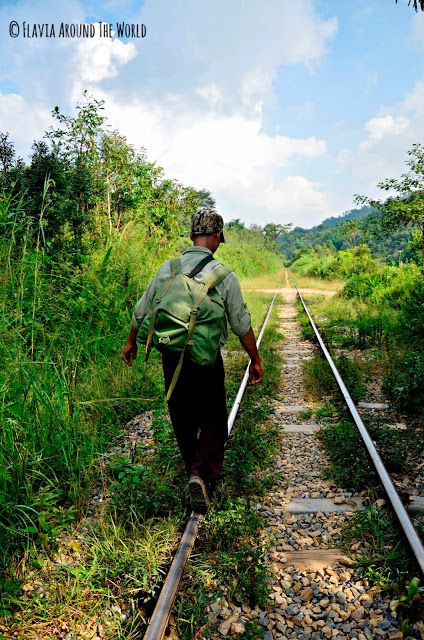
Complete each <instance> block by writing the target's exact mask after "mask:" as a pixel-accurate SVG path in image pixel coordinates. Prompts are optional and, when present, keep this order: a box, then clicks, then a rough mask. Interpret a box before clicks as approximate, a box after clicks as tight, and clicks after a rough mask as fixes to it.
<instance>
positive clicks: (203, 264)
mask: <svg viewBox="0 0 424 640" xmlns="http://www.w3.org/2000/svg"><path fill="white" fill-rule="evenodd" d="M213 259H214V257H213V255H212V254H210V253H209V254H208V255H207V256H206V258H202V260H201V261H200V262H199V263H198V264H197V265H196V266H195V267H194V269H192V270H191V271H190V273H188V274H187V276H188V277H189V278H194V276H197V274H198V273H200V272H201V270H202V269H203V267H206V265H207V264H209V262H212V260H213Z"/></svg>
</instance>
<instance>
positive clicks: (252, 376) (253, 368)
mask: <svg viewBox="0 0 424 640" xmlns="http://www.w3.org/2000/svg"><path fill="white" fill-rule="evenodd" d="M263 377H264V372H263V370H262V366H261V363H260V362H257V363H256V364H254V363H253V362H251V363H250V367H249V382H250V384H258V382H262V379H263Z"/></svg>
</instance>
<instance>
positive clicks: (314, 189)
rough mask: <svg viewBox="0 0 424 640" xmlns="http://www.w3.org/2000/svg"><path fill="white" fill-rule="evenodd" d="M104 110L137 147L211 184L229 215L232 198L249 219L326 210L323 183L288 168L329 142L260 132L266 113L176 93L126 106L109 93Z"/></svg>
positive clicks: (196, 183) (186, 179)
mask: <svg viewBox="0 0 424 640" xmlns="http://www.w3.org/2000/svg"><path fill="white" fill-rule="evenodd" d="M98 96H99V97H106V94H98ZM106 111H107V113H108V116H109V120H110V122H111V124H112V126H113V127H114V128H117V129H119V131H121V132H122V133H123V134H124V135H126V136H127V137H128V139H129V140H130V141H131V142H132V143H133V144H135V145H136V146H138V147H145V148H146V149H147V150H148V154H149V157H152V158H156V159H157V160H158V162H159V164H160V165H161V166H163V167H164V168H165V170H166V173H167V175H170V176H173V177H175V178H177V179H178V180H180V181H181V182H183V183H184V184H189V185H191V186H193V187H195V188H198V189H200V188H207V189H210V190H211V191H212V193H213V194H214V195H215V196H216V198H217V201H218V204H219V205H220V206H221V209H222V212H223V214H224V216H225V217H227V218H229V217H230V218H231V217H234V215H233V212H232V206H233V205H234V203H237V205H236V206H238V207H239V211H242V212H244V213H240V216H241V217H242V218H243V219H246V220H249V221H250V222H253V221H254V220H256V222H260V221H261V220H262V219H263V218H264V217H265V216H268V218H269V220H271V219H276V216H277V217H278V216H281V215H284V216H286V215H292V216H294V215H297V214H299V213H300V212H301V209H302V202H304V204H305V211H306V212H307V213H308V215H309V213H310V212H311V210H312V209H313V208H314V207H321V208H320V213H321V214H322V207H323V206H324V204H325V197H324V196H323V194H321V193H320V190H319V189H320V187H319V185H317V184H314V183H312V182H309V181H308V180H306V178H303V177H302V176H294V177H292V176H289V177H287V175H286V174H287V173H288V172H289V171H290V163H291V161H292V160H293V159H294V158H295V157H303V158H310V159H313V158H317V157H319V156H321V155H322V154H324V153H325V150H326V145H325V141H323V140H320V139H317V138H316V137H310V138H289V137H286V136H279V135H278V136H271V135H269V134H267V133H265V132H264V131H262V128H261V127H262V117H261V114H256V115H255V116H253V115H247V114H243V113H238V114H233V115H227V114H224V113H217V112H215V111H214V110H213V109H211V110H209V112H207V113H206V112H205V111H204V110H201V109H197V110H196V109H193V108H190V106H189V105H188V104H187V103H186V102H185V101H184V100H183V99H181V98H178V97H177V96H172V97H170V98H169V101H168V103H167V104H163V103H161V104H158V103H156V104H152V102H151V101H150V102H149V103H148V104H146V103H142V102H140V101H133V102H132V103H130V104H127V105H122V104H121V103H120V102H119V101H116V100H114V99H113V98H112V97H111V96H109V97H108V99H107V101H106ZM284 202H287V203H289V205H288V206H284ZM252 205H253V211H254V212H255V213H254V216H255V217H252ZM290 220H293V217H292V218H290ZM286 221H287V219H286Z"/></svg>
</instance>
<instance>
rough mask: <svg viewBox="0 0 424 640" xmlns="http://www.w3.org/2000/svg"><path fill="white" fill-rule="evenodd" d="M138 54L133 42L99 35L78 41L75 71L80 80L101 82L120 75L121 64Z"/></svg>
mask: <svg viewBox="0 0 424 640" xmlns="http://www.w3.org/2000/svg"><path fill="white" fill-rule="evenodd" d="M136 55H137V50H136V48H135V45H134V44H133V43H132V42H128V43H126V44H124V43H123V42H121V41H120V40H117V39H114V40H106V39H101V38H100V37H99V36H97V37H94V38H92V39H90V40H82V41H81V42H79V43H78V45H77V49H76V52H75V54H74V57H73V64H74V73H75V75H76V77H77V78H78V80H79V82H80V83H81V84H82V85H84V84H87V83H99V82H101V81H102V80H105V78H112V77H114V76H117V75H118V70H119V65H121V64H126V63H127V62H129V61H130V60H131V59H132V58H134V57H135V56H136Z"/></svg>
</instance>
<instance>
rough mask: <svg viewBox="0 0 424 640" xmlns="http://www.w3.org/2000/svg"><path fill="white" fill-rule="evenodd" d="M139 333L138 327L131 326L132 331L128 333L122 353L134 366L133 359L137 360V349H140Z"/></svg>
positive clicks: (126, 361)
mask: <svg viewBox="0 0 424 640" xmlns="http://www.w3.org/2000/svg"><path fill="white" fill-rule="evenodd" d="M137 333H138V328H136V327H131V331H130V332H129V334H128V338H127V342H126V344H125V347H124V351H123V353H122V360H123V361H124V362H125V364H127V365H128V366H129V367H132V361H133V360H135V359H136V357H137V351H138V346H137Z"/></svg>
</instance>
